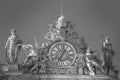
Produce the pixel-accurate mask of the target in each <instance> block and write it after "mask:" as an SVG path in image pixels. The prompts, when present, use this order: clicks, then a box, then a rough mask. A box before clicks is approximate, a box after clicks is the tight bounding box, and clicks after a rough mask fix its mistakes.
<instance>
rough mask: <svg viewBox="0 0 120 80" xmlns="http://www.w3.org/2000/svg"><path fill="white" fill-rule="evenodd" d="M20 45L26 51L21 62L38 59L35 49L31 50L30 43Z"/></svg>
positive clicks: (25, 62)
mask: <svg viewBox="0 0 120 80" xmlns="http://www.w3.org/2000/svg"><path fill="white" fill-rule="evenodd" d="M22 47H23V49H25V50H26V51H27V57H26V59H25V60H24V62H23V64H29V63H31V62H32V61H35V60H37V59H38V55H37V51H36V52H35V50H33V46H32V45H31V44H28V45H23V46H22Z"/></svg>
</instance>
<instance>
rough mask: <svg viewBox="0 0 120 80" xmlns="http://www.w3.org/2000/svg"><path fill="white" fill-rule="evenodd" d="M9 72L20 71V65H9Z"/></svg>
mask: <svg viewBox="0 0 120 80" xmlns="http://www.w3.org/2000/svg"><path fill="white" fill-rule="evenodd" d="M8 66H9V71H18V65H17V64H9V65H8Z"/></svg>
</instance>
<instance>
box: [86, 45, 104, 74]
mask: <svg viewBox="0 0 120 80" xmlns="http://www.w3.org/2000/svg"><path fill="white" fill-rule="evenodd" d="M93 53H94V52H93V51H91V50H90V47H88V49H87V52H86V54H85V55H86V66H87V68H88V69H89V71H90V72H89V75H92V76H94V75H95V72H94V70H95V68H94V67H93V66H95V67H99V68H100V69H101V71H103V72H104V70H103V68H102V67H101V66H100V65H99V64H98V62H96V61H95V60H93Z"/></svg>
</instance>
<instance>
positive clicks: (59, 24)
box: [56, 15, 66, 29]
mask: <svg viewBox="0 0 120 80" xmlns="http://www.w3.org/2000/svg"><path fill="white" fill-rule="evenodd" d="M65 25H66V18H65V17H64V16H63V15H61V16H60V17H59V18H58V21H57V25H56V26H57V28H59V29H60V28H61V27H63V26H65Z"/></svg>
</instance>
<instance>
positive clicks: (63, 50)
mask: <svg viewBox="0 0 120 80" xmlns="http://www.w3.org/2000/svg"><path fill="white" fill-rule="evenodd" d="M65 51H66V50H65V49H64V50H63V51H62V53H61V55H60V57H59V60H61V59H62V57H63V55H64V53H65Z"/></svg>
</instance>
